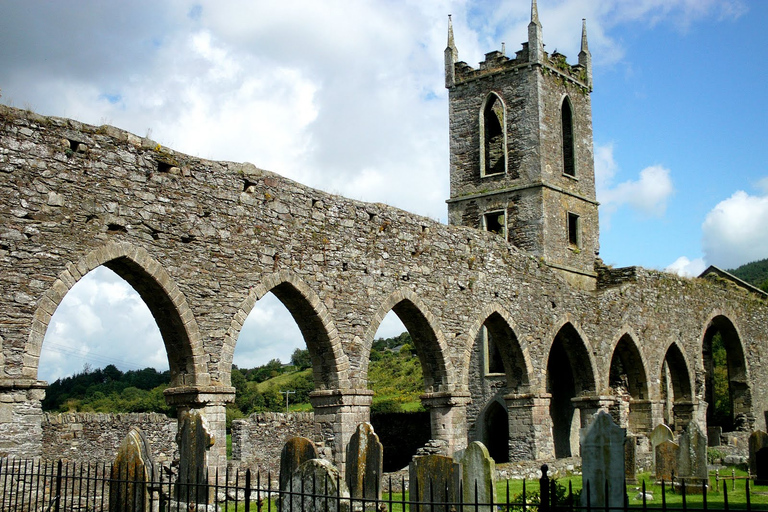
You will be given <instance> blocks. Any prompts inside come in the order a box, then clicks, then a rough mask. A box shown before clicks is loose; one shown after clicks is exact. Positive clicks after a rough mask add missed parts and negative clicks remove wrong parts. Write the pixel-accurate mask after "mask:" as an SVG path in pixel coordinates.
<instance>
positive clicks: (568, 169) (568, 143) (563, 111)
mask: <svg viewBox="0 0 768 512" xmlns="http://www.w3.org/2000/svg"><path fill="white" fill-rule="evenodd" d="M560 126H561V131H562V143H563V174H565V175H567V176H572V177H576V158H575V156H576V155H575V154H576V151H575V147H574V143H573V109H572V107H571V100H570V99H569V98H568V96H566V97H565V98H563V104H562V105H561V107H560Z"/></svg>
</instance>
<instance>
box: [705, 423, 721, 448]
mask: <svg viewBox="0 0 768 512" xmlns="http://www.w3.org/2000/svg"><path fill="white" fill-rule="evenodd" d="M722 435H723V427H707V440H708V444H709V446H710V447H711V448H715V447H718V446H720V437H721V436H722Z"/></svg>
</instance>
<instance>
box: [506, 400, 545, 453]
mask: <svg viewBox="0 0 768 512" xmlns="http://www.w3.org/2000/svg"><path fill="white" fill-rule="evenodd" d="M551 399H552V395H550V394H543V395H534V394H528V393H526V394H511V395H506V396H505V397H504V401H505V402H506V403H507V411H508V414H509V460H510V461H511V462H514V461H518V460H537V459H547V458H553V457H554V456H555V446H554V444H553V442H552V424H551V420H550V417H549V403H550V401H551Z"/></svg>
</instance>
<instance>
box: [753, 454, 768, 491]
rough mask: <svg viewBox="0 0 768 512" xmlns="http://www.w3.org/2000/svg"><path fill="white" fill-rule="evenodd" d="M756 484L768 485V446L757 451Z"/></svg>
mask: <svg viewBox="0 0 768 512" xmlns="http://www.w3.org/2000/svg"><path fill="white" fill-rule="evenodd" d="M755 468H756V471H755V473H753V474H754V475H755V485H768V446H767V447H765V448H760V449H759V450H757V451H756V452H755Z"/></svg>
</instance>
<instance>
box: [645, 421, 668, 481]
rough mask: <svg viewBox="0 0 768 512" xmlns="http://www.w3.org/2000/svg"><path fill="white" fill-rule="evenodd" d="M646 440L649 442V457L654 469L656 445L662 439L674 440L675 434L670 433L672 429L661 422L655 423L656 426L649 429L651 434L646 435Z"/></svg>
mask: <svg viewBox="0 0 768 512" xmlns="http://www.w3.org/2000/svg"><path fill="white" fill-rule="evenodd" d="M648 440H649V441H650V442H651V458H652V459H653V469H654V471H655V470H656V447H657V446H659V445H660V444H661V443H663V442H664V441H673V442H674V440H675V435H674V434H673V433H672V429H671V428H669V427H668V426H666V425H665V424H663V423H659V424H658V425H656V428H654V429H653V431H651V435H650V436H648Z"/></svg>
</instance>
